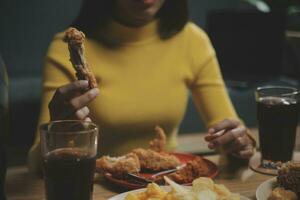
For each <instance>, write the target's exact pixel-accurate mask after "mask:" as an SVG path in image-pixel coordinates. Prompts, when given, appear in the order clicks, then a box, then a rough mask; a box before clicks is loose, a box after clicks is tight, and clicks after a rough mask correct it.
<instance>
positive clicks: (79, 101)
mask: <svg viewBox="0 0 300 200" xmlns="http://www.w3.org/2000/svg"><path fill="white" fill-rule="evenodd" d="M98 94H99V89H98V88H93V89H91V90H89V91H87V92H85V93H84V94H83V95H81V96H78V97H75V98H73V99H71V100H70V103H69V105H70V106H71V108H72V109H73V110H74V111H76V110H78V109H81V108H83V107H84V106H86V105H88V104H89V103H90V102H91V101H92V100H94V99H95V98H96V97H97V96H98Z"/></svg>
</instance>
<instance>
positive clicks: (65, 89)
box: [54, 80, 89, 100]
mask: <svg viewBox="0 0 300 200" xmlns="http://www.w3.org/2000/svg"><path fill="white" fill-rule="evenodd" d="M88 87H89V83H88V81H86V80H80V81H75V82H73V83H70V84H67V85H64V86H62V87H60V88H58V89H57V90H56V92H55V94H54V97H57V98H59V99H62V100H69V99H72V98H74V97H76V96H78V95H80V94H81V92H82V91H85V90H87V89H88Z"/></svg>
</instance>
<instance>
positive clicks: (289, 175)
mask: <svg viewBox="0 0 300 200" xmlns="http://www.w3.org/2000/svg"><path fill="white" fill-rule="evenodd" d="M277 182H278V184H279V186H280V187H283V188H284V189H286V190H291V191H293V192H295V193H296V194H297V195H298V196H300V163H292V162H288V163H284V164H283V165H282V167H281V168H280V169H279V170H278V176H277Z"/></svg>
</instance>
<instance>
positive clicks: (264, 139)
mask: <svg viewBox="0 0 300 200" xmlns="http://www.w3.org/2000/svg"><path fill="white" fill-rule="evenodd" d="M256 103H257V120H258V130H259V141H260V150H261V154H262V159H261V163H262V166H263V167H264V168H276V167H277V166H276V163H280V162H286V161H290V160H291V159H292V157H293V150H294V146H295V137H296V129H297V124H298V116H299V109H300V106H299V91H298V90H297V89H296V88H292V87H283V86H268V87H267V86H266V87H259V88H257V90H256Z"/></svg>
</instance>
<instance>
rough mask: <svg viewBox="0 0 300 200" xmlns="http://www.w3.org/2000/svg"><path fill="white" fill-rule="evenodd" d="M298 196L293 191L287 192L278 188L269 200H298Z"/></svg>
mask: <svg viewBox="0 0 300 200" xmlns="http://www.w3.org/2000/svg"><path fill="white" fill-rule="evenodd" d="M297 199H298V198H297V195H296V193H294V192H293V191H291V190H285V189H284V188H281V187H276V188H275V189H274V190H273V191H272V193H271V196H270V197H269V198H268V200H297Z"/></svg>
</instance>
